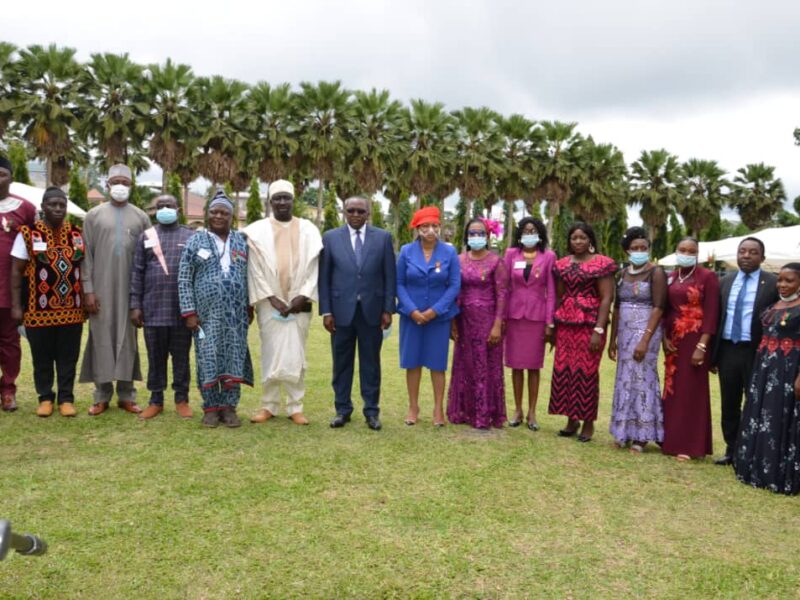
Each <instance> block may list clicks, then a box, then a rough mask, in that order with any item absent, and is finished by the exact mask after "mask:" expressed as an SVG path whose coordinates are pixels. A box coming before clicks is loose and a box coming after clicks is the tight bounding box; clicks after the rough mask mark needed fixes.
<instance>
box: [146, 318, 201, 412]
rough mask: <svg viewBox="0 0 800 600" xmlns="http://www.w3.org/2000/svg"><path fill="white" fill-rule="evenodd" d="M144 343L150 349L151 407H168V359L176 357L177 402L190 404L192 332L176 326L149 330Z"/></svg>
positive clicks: (148, 372)
mask: <svg viewBox="0 0 800 600" xmlns="http://www.w3.org/2000/svg"><path fill="white" fill-rule="evenodd" d="M144 343H145V346H147V362H148V363H149V367H148V369H147V389H148V390H150V404H164V390H165V389H166V388H167V360H168V358H169V357H170V356H171V357H172V390H173V391H174V392H175V402H176V403H177V402H188V401H189V378H190V371H189V351H190V350H191V348H192V332H191V331H190V330H189V329H187V328H186V326H185V325H183V324H181V325H175V326H174V327H145V328H144Z"/></svg>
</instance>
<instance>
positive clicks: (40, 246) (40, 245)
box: [33, 242, 47, 252]
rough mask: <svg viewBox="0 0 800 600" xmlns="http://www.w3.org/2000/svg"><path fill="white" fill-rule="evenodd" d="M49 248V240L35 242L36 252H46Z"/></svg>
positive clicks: (34, 248) (34, 249)
mask: <svg viewBox="0 0 800 600" xmlns="http://www.w3.org/2000/svg"><path fill="white" fill-rule="evenodd" d="M45 250H47V242H33V251H34V252H44V251H45Z"/></svg>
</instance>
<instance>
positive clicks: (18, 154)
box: [8, 140, 31, 185]
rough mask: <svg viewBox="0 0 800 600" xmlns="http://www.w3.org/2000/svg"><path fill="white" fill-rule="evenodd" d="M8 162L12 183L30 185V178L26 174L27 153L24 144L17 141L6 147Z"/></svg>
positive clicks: (28, 174)
mask: <svg viewBox="0 0 800 600" xmlns="http://www.w3.org/2000/svg"><path fill="white" fill-rule="evenodd" d="M8 160H10V161H11V166H12V167H13V172H12V177H13V178H14V181H17V182H19V183H25V184H27V185H31V176H30V173H28V151H27V149H26V148H25V144H23V143H22V142H19V141H17V140H14V141H12V142H11V143H10V144H9V145H8Z"/></svg>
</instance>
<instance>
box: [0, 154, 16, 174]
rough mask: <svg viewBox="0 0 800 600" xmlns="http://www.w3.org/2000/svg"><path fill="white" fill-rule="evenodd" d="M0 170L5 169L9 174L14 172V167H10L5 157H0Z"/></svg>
mask: <svg viewBox="0 0 800 600" xmlns="http://www.w3.org/2000/svg"><path fill="white" fill-rule="evenodd" d="M0 169H5V170H6V171H8V172H9V173H13V172H14V167H13V166H12V165H11V161H10V160H8V159H7V158H6V157H5V156H0Z"/></svg>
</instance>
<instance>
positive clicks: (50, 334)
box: [25, 323, 83, 404]
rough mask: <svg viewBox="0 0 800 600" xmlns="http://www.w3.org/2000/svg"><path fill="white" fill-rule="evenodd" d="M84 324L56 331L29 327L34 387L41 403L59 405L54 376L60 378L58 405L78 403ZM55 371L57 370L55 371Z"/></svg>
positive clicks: (50, 328) (28, 334) (51, 328)
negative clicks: (76, 392)
mask: <svg viewBox="0 0 800 600" xmlns="http://www.w3.org/2000/svg"><path fill="white" fill-rule="evenodd" d="M82 333H83V323H78V324H76V325H58V326H55V327H26V328H25V335H26V337H27V338H28V343H29V344H30V346H31V357H32V358H33V383H34V385H35V386H36V393H37V394H38V395H39V402H43V401H45V400H49V401H51V402H53V401H55V399H56V395H55V393H54V392H53V379H54V373H55V374H57V377H58V403H59V404H63V403H65V402H74V400H75V397H74V396H73V394H72V388H73V386H74V384H75V367H76V365H77V364H78V355H79V354H80V352H81V334H82ZM54 367H55V369H54Z"/></svg>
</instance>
